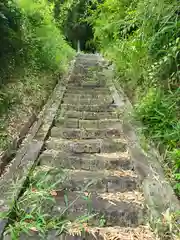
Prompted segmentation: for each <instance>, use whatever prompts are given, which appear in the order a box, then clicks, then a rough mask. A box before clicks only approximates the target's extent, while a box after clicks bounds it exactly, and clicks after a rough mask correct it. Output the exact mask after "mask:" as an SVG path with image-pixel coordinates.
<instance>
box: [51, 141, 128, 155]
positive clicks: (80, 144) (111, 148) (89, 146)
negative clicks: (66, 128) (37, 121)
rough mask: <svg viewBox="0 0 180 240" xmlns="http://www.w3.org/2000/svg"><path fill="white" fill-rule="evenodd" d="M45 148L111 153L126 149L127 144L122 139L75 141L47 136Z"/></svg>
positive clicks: (75, 151)
mask: <svg viewBox="0 0 180 240" xmlns="http://www.w3.org/2000/svg"><path fill="white" fill-rule="evenodd" d="M46 148H47V149H54V150H60V151H65V152H69V153H70V152H72V153H112V152H120V151H122V152H125V151H127V144H126V141H125V140H124V139H88V140H86V139H85V140H77V141H76V140H65V139H58V138H49V139H48V141H47V142H46Z"/></svg>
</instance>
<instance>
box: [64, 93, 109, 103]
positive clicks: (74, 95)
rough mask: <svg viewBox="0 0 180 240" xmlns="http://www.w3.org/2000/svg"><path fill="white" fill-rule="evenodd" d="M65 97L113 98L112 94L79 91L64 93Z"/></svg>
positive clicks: (76, 98) (79, 98)
mask: <svg viewBox="0 0 180 240" xmlns="http://www.w3.org/2000/svg"><path fill="white" fill-rule="evenodd" d="M64 98H70V99H74V100H77V101H79V100H81V99H86V98H88V99H89V98H91V99H97V100H98V99H112V97H111V96H109V95H107V94H96V95H95V94H93V92H92V94H83V93H82V94H79V93H65V94H64Z"/></svg>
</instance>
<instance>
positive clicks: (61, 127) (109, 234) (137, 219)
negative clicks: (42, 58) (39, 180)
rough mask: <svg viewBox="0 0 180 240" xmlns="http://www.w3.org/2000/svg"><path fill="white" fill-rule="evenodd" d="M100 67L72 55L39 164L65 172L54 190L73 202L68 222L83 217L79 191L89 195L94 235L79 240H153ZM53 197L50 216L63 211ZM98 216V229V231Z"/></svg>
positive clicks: (96, 59) (84, 204)
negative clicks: (71, 70) (73, 57)
mask: <svg viewBox="0 0 180 240" xmlns="http://www.w3.org/2000/svg"><path fill="white" fill-rule="evenodd" d="M102 68H103V62H102V61H99V57H98V56H96V55H92V56H91V55H88V56H85V55H79V56H78V57H77V60H76V63H75V66H74V71H73V73H72V76H71V78H70V80H69V83H68V87H67V89H66V92H65V94H64V98H63V103H62V104H61V109H59V112H58V115H57V116H56V119H55V121H54V126H53V127H52V129H51V132H50V137H49V138H48V140H47V141H46V143H45V151H44V152H43V153H42V154H41V155H40V157H39V161H40V165H41V166H44V165H45V166H49V167H56V168H63V169H64V170H67V172H68V179H67V180H66V181H65V182H64V183H61V186H60V187H61V189H62V187H63V189H66V194H67V196H68V201H69V203H71V202H73V201H74V200H75V199H77V200H76V201H75V202H74V203H73V205H72V206H71V207H70V208H69V209H68V219H70V220H72V221H73V220H75V219H76V218H77V217H80V216H82V215H83V214H85V213H86V214H88V213H89V211H90V210H89V206H88V204H87V199H83V198H78V194H79V192H80V191H84V192H85V194H86V196H87V195H88V196H89V201H90V202H91V204H90V208H91V211H90V212H91V214H95V216H94V217H93V218H92V219H91V220H89V221H88V224H90V225H91V226H92V229H91V230H92V231H93V229H94V232H95V235H90V236H89V237H86V238H82V239H95V236H96V238H97V239H121V240H135V239H144V240H150V239H153V240H154V239H155V237H154V236H153V234H152V232H151V231H150V230H149V229H148V228H147V227H146V208H145V204H144V198H143V194H142V192H141V184H140V181H139V178H138V176H137V174H136V172H135V171H134V169H133V164H132V161H131V158H130V154H129V151H128V144H127V142H126V139H125V136H124V133H123V130H122V122H121V119H119V114H118V108H117V106H116V105H115V104H114V101H113V98H112V96H111V93H110V91H109V88H108V86H107V83H106V79H105V78H104V76H103V74H102ZM64 191H65V190H64ZM57 193H58V195H57V197H56V202H55V204H54V205H53V206H51V207H48V208H47V212H48V213H50V214H52V215H53V216H59V215H60V214H62V213H63V211H64V210H65V209H66V203H65V201H64V196H63V194H62V190H61V191H59V192H58V190H57ZM102 218H103V219H104V226H103V227H101V228H98V227H99V222H100V219H102ZM97 228H98V231H97V232H96V230H97ZM93 236H94V237H93ZM113 237H114V238H113ZM48 239H60V238H58V237H57V236H56V237H55V236H54V237H52V236H51V237H49V238H48ZM68 239H81V238H78V237H74V238H73V237H72V238H71V237H69V238H68Z"/></svg>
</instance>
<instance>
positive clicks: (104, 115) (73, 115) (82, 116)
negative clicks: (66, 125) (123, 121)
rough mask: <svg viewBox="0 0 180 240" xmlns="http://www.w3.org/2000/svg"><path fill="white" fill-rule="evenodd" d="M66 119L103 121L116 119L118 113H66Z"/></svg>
mask: <svg viewBox="0 0 180 240" xmlns="http://www.w3.org/2000/svg"><path fill="white" fill-rule="evenodd" d="M64 117H67V118H78V119H84V120H101V119H116V118H117V113H116V112H115V111H114V112H85V111H84V112H80V111H66V112H64Z"/></svg>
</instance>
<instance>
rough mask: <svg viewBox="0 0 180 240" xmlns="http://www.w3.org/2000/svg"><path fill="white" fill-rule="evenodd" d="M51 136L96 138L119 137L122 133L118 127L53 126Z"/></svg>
mask: <svg viewBox="0 0 180 240" xmlns="http://www.w3.org/2000/svg"><path fill="white" fill-rule="evenodd" d="M50 136H51V137H55V138H64V139H96V138H102V139H103V138H120V137H122V136H123V133H122V131H121V130H119V129H118V128H102V129H97V128H86V129H83V128H81V129H79V128H62V127H53V128H52V129H51V133H50Z"/></svg>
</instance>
